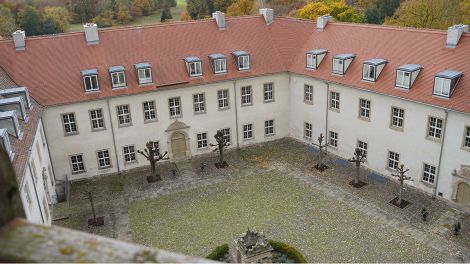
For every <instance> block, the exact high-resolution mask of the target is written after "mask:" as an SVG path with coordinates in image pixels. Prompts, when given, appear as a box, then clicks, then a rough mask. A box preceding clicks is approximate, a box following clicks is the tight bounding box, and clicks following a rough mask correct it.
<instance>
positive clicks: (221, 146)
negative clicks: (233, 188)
mask: <svg viewBox="0 0 470 264" xmlns="http://www.w3.org/2000/svg"><path fill="white" fill-rule="evenodd" d="M214 138H215V141H216V142H217V144H210V145H211V147H216V148H215V149H214V151H218V152H219V162H217V163H215V167H217V168H218V169H220V168H224V167H227V166H228V164H227V162H226V161H225V160H224V150H225V149H226V148H227V147H228V146H229V145H230V144H229V143H227V141H226V140H225V137H224V132H223V131H222V130H217V133H216V134H215V135H214Z"/></svg>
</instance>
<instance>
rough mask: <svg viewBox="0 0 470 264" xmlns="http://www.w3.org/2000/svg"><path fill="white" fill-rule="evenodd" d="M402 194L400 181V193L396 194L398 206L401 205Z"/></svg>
mask: <svg viewBox="0 0 470 264" xmlns="http://www.w3.org/2000/svg"><path fill="white" fill-rule="evenodd" d="M402 194H403V180H400V192H399V193H398V205H401V202H402Z"/></svg>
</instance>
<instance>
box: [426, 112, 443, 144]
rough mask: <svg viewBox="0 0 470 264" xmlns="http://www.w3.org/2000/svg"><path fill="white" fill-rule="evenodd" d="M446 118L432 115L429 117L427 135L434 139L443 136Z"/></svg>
mask: <svg viewBox="0 0 470 264" xmlns="http://www.w3.org/2000/svg"><path fill="white" fill-rule="evenodd" d="M443 124H444V120H442V119H441V118H438V117H435V116H430V117H429V118H428V133H427V136H428V137H430V138H433V139H437V140H440V139H441V137H442V126H443Z"/></svg>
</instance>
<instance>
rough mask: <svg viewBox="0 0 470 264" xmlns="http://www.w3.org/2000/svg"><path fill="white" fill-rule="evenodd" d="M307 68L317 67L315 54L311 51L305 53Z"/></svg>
mask: <svg viewBox="0 0 470 264" xmlns="http://www.w3.org/2000/svg"><path fill="white" fill-rule="evenodd" d="M307 68H309V69H316V68H317V55H316V54H312V53H307Z"/></svg>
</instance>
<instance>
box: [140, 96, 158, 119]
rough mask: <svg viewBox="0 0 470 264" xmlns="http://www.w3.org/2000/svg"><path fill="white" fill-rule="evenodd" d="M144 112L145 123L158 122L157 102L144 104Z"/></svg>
mask: <svg viewBox="0 0 470 264" xmlns="http://www.w3.org/2000/svg"><path fill="white" fill-rule="evenodd" d="M142 110H143V112H144V122H152V121H157V110H156V107H155V101H145V102H142Z"/></svg>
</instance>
